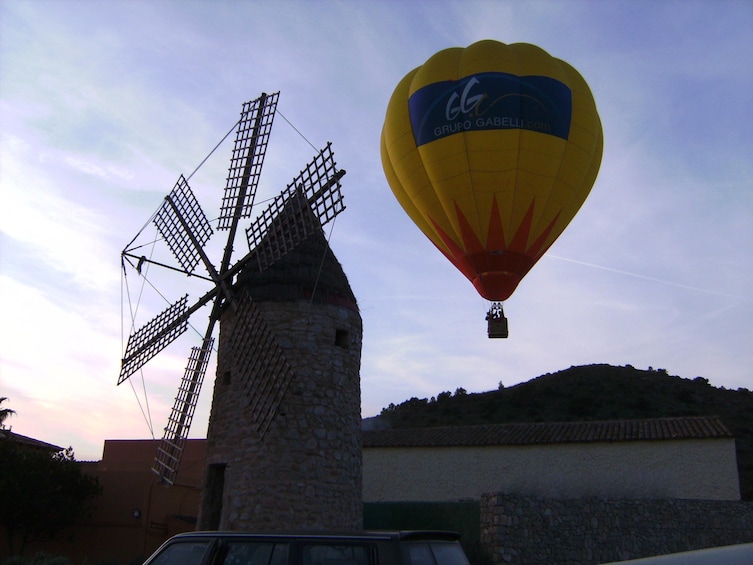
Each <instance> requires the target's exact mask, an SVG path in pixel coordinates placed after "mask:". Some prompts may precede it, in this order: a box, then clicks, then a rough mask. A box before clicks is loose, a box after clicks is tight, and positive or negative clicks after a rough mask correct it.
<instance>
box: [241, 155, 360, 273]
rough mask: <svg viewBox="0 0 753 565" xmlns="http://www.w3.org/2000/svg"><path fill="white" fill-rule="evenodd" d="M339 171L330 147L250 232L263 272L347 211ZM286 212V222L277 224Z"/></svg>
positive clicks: (249, 242) (263, 214)
mask: <svg viewBox="0 0 753 565" xmlns="http://www.w3.org/2000/svg"><path fill="white" fill-rule="evenodd" d="M344 175H345V171H344V170H338V169H337V164H336V163H335V160H334V154H333V153H332V144H330V143H328V144H327V146H326V147H325V148H324V149H322V150H321V151H320V152H319V154H318V155H317V156H316V157H314V159H313V160H312V161H311V162H310V163H309V164H308V165H307V166H306V168H305V169H304V170H303V171H301V172H300V173H299V174H298V176H297V177H296V178H294V179H293V182H291V183H290V184H289V185H288V187H287V189H286V190H284V191H283V192H282V193H281V194H280V195H279V196H277V198H275V199H274V200H273V201H272V203H271V204H270V205H269V206H268V207H267V209H266V210H265V211H264V212H262V213H261V215H260V216H259V217H258V218H257V219H256V221H255V222H254V223H253V224H252V225H251V226H250V227H249V228H248V229H247V230H246V237H247V239H248V246H249V249H251V250H252V254H253V255H254V256H255V258H256V260H257V262H258V266H259V269H260V270H262V271H263V270H265V269H267V268H269V266H270V265H271V264H273V263H274V262H275V261H277V260H279V259H280V258H281V257H283V256H284V255H285V254H287V253H288V252H289V251H291V250H292V249H294V248H295V247H296V246H298V245H299V244H300V243H301V242H302V241H304V240H305V239H306V238H308V237H310V236H311V235H312V234H313V233H314V231H315V230H318V229H321V227H322V226H324V225H326V224H327V223H328V222H329V221H330V220H332V219H333V218H334V217H335V216H337V214H339V213H340V212H342V211H343V210H344V209H345V206H344V205H343V202H342V193H341V192H340V188H341V184H340V179H341V178H342V177H343V176H344ZM283 210H284V211H285V214H284V217H285V222H284V223H280V222H279V221H276V220H277V218H279V217H281V214H282V212H283Z"/></svg>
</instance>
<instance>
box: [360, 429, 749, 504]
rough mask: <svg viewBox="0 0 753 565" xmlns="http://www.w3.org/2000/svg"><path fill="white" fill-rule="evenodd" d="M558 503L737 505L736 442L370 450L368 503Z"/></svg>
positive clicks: (366, 454) (366, 460) (366, 487)
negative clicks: (517, 498) (488, 499)
mask: <svg viewBox="0 0 753 565" xmlns="http://www.w3.org/2000/svg"><path fill="white" fill-rule="evenodd" d="M485 492H505V493H510V494H521V495H534V496H542V497H552V498H576V497H592V496H595V497H605V498H691V499H709V500H739V499H740V485H739V479H738V473H737V460H736V455H735V444H734V440H733V439H703V440H700V439H699V440H691V439H684V440H679V441H635V442H612V443H569V444H545V445H527V446H503V447H439V448H431V447H420V448H415V447H412V448H395V447H390V448H367V449H365V450H364V492H363V496H364V501H368V502H377V501H399V500H415V501H442V500H462V499H476V500H478V499H479V498H480V497H481V495H482V493H485Z"/></svg>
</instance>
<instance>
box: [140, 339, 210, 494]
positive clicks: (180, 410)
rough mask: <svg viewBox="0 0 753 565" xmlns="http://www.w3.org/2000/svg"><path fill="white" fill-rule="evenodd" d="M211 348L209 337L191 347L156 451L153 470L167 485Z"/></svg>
mask: <svg viewBox="0 0 753 565" xmlns="http://www.w3.org/2000/svg"><path fill="white" fill-rule="evenodd" d="M213 346H214V338H209V339H205V340H204V342H203V344H202V346H201V347H192V348H191V355H190V356H189V358H188V364H187V365H186V370H185V372H184V373H183V378H182V379H181V381H180V387H179V388H178V395H177V396H176V397H175V403H174V404H173V409H172V411H171V412H170V417H169V418H168V421H167V427H166V428H165V433H164V435H163V436H162V441H161V442H160V445H159V447H158V448H157V456H156V458H155V460H154V466H153V467H152V471H154V472H155V473H156V474H158V475H159V476H160V477H161V478H162V480H163V481H164V482H166V483H167V484H170V485H172V484H173V483H175V477H176V476H177V474H178V466H179V465H180V460H181V457H182V455H183V450H184V448H185V446H186V439H187V438H188V430H189V429H190V428H191V422H192V421H193V415H194V412H195V411H196V404H197V403H198V401H199V393H200V392H201V385H202V384H203V382H204V376H205V375H206V372H207V367H208V365H209V357H210V355H211V352H212V347H213Z"/></svg>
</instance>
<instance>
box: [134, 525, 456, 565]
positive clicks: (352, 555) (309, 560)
mask: <svg viewBox="0 0 753 565" xmlns="http://www.w3.org/2000/svg"><path fill="white" fill-rule="evenodd" d="M459 538H460V535H459V534H457V533H455V532H439V531H405V532H337V533H329V532H323V533H319V532H318V533H310V532H309V533H279V534H261V533H241V532H191V533H183V534H178V535H177V536H174V537H172V538H170V539H169V540H167V541H166V542H165V543H164V544H162V546H161V547H160V548H159V549H158V550H157V551H156V552H155V553H154V554H153V555H152V556H151V557H150V558H149V559H147V560H146V562H145V563H144V565H470V564H469V562H468V558H467V557H466V555H465V553H464V552H463V548H462V547H461V546H460V542H459V541H458V540H459Z"/></svg>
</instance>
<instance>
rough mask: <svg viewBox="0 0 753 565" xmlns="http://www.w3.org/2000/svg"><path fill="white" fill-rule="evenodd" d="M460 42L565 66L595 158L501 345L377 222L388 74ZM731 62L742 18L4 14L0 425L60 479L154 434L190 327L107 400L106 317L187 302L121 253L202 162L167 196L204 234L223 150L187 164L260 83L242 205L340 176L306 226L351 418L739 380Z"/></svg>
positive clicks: (196, 430) (740, 107)
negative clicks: (322, 278) (585, 107)
mask: <svg viewBox="0 0 753 565" xmlns="http://www.w3.org/2000/svg"><path fill="white" fill-rule="evenodd" d="M481 39H495V40H498V41H501V42H504V43H517V42H526V43H533V44H536V45H538V46H540V47H542V48H543V49H545V50H546V51H548V52H549V53H550V54H552V55H553V56H555V57H557V58H560V59H563V60H565V61H567V62H569V63H570V64H571V65H573V66H574V67H575V68H577V69H578V70H579V71H580V73H581V74H582V75H583V76H584V77H585V79H586V81H587V82H588V83H589V85H590V87H591V90H592V92H593V95H594V98H595V100H596V104H597V107H598V110H599V113H600V116H601V120H602V124H603V128H604V140H605V141H604V155H603V160H602V165H601V170H600V173H599V176H598V178H597V180H596V183H595V185H594V187H593V190H592V192H591V194H590V196H589V197H588V199H587V200H586V202H585V204H584V206H583V207H582V209H581V211H580V212H579V214H578V215H577V216H576V217H575V219H574V220H573V221H572V223H571V224H570V226H569V227H568V228H567V229H566V230H565V232H564V233H563V234H562V236H560V238H559V239H558V240H557V242H555V244H554V245H553V246H552V247H551V248H550V249H549V251H548V252H547V254H546V255H545V256H544V257H543V258H542V259H541V260H540V261H539V262H538V263H537V265H536V266H535V267H534V268H533V269H532V270H531V271H530V272H529V273H528V275H527V276H526V278H525V279H524V280H523V282H522V283H521V285H520V286H519V288H518V289H517V290H516V292H515V293H514V294H513V296H512V297H511V298H510V299H509V300H508V301H506V302H505V312H506V315H507V317H508V319H509V324H510V337H509V338H508V339H506V340H490V339H488V338H487V336H486V322H485V313H486V311H487V310H488V308H489V303H488V302H486V301H484V300H483V299H482V298H480V297H479V296H478V294H477V293H476V291H475V290H474V288H473V286H472V285H471V283H470V282H468V280H467V279H465V278H464V277H463V276H462V275H461V274H460V273H459V272H458V271H456V270H455V268H454V267H453V266H452V265H451V264H450V263H449V262H448V261H447V260H446V259H445V258H444V257H443V256H442V255H441V254H440V253H439V252H438V251H437V250H436V248H434V246H433V245H432V244H431V243H430V242H429V240H428V239H427V238H426V237H425V236H423V234H422V233H421V232H420V231H419V230H418V229H417V228H416V227H415V226H414V224H413V223H412V222H411V221H410V219H409V218H408V217H407V215H406V214H405V213H404V212H403V210H402V209H401V208H400V206H399V204H398V203H397V201H396V200H395V198H394V197H393V195H392V192H391V190H390V188H389V186H388V184H387V182H386V180H385V177H384V174H383V172H382V166H381V159H380V154H379V139H380V134H381V128H382V123H383V120H384V115H385V110H386V107H387V102H388V100H389V98H390V96H391V94H392V91H393V89H394V87H395V86H396V85H397V83H398V81H399V80H400V79H401V78H402V77H403V76H404V75H405V74H407V73H408V72H409V71H411V70H412V69H413V68H415V67H417V66H419V65H422V64H423V63H424V62H425V61H426V60H427V59H428V58H429V57H430V56H431V55H432V54H434V53H435V52H437V51H439V50H441V49H444V48H447V47H466V46H468V45H470V44H471V43H473V42H475V41H478V40H481ZM751 52H753V3H751V2H750V1H748V0H737V1H736V0H708V1H683V2H674V1H669V0H658V1H657V0H650V1H649V0H646V1H642V0H634V1H629V2H623V1H619V0H613V1H610V2H602V1H598V0H595V1H567V0H557V1H551V2H546V1H535V0H534V1H527V2H523V1H501V0H500V1H479V0H460V1H449V0H426V1H421V0H414V1H405V0H400V1H398V0H382V1H379V0H373V1H365V0H362V1H359V0H351V1H331V0H311V1H303V0H301V1H293V0H277V1H248V2H242V1H217V2H209V1H195V0H193V1H192V0H188V1H167V0H150V1H146V0H143V1H142V0H127V1H122V0H111V1H109V2H96V1H94V0H54V1H52V0H34V1H20V0H2V1H1V2H0V199H1V200H0V397H7V398H8V399H9V400H8V401H6V402H5V403H3V407H6V408H11V409H13V410H15V411H16V414H15V415H14V416H12V417H11V418H10V419H9V420H7V421H6V425H11V426H12V427H13V431H15V432H17V433H19V434H23V435H27V436H32V437H35V438H37V439H40V440H43V441H47V442H50V443H53V444H56V445H60V446H63V447H67V446H72V447H73V448H74V451H75V453H76V457H77V459H83V460H86V459H99V458H100V457H101V454H102V446H103V442H104V440H105V439H132V438H149V437H152V434H153V435H154V436H155V437H158V438H159V437H161V436H162V428H163V427H164V425H165V424H166V423H167V416H168V414H169V411H170V408H171V406H172V403H173V398H174V395H175V392H176V391H177V387H178V383H179V381H180V378H181V376H182V375H183V370H184V367H185V360H186V357H187V355H188V352H189V350H190V348H191V346H192V345H198V344H199V342H200V338H199V334H201V333H203V331H204V328H205V326H206V317H205V316H206V315H208V314H207V313H202V312H199V313H197V314H196V315H194V316H193V317H192V319H191V323H192V326H193V328H194V329H195V331H193V330H190V331H188V332H186V334H184V335H183V336H182V337H181V338H180V339H178V340H176V341H175V342H174V343H173V344H171V345H170V346H169V347H167V348H166V349H165V350H164V351H163V352H162V353H160V355H158V356H157V357H155V358H154V359H153V360H152V361H150V362H149V363H148V364H147V365H146V366H145V367H144V370H143V372H142V373H141V374H136V375H134V376H133V377H131V379H129V381H127V382H126V383H124V384H122V385H120V386H116V382H117V379H118V374H119V370H120V359H121V357H122V355H123V350H124V347H125V340H126V339H127V336H128V334H129V332H130V324H131V320H132V317H131V314H132V313H134V312H135V314H136V321H135V322H134V323H135V324H136V327H139V326H140V325H143V324H144V323H146V322H147V321H148V320H149V319H150V318H151V317H152V316H153V315H155V314H156V313H158V312H159V311H160V310H162V309H164V308H165V307H166V306H167V302H172V301H175V300H176V299H177V298H179V297H180V296H182V294H184V293H185V292H188V293H189V295H190V296H189V298H190V297H198V296H200V295H201V294H203V292H204V291H206V290H207V287H206V285H204V284H203V283H202V281H200V280H196V279H187V278H186V277H185V276H183V275H180V274H178V275H177V276H176V274H175V273H172V272H169V271H167V270H164V269H163V270H161V271H160V269H158V268H156V267H152V268H151V269H150V270H149V273H148V277H149V280H150V283H151V284H153V285H154V287H152V286H149V285H144V284H143V280H140V279H139V278H138V276H137V273H135V272H134V271H133V270H130V271H128V270H127V271H126V276H125V277H124V276H123V270H122V269H121V257H120V254H121V251H122V250H123V249H124V247H125V246H126V244H128V243H129V242H130V241H131V240H132V238H134V237H135V236H136V235H137V234H141V236H142V237H144V238H146V240H149V238H150V237H152V238H153V237H154V230H153V227H152V226H151V225H150V224H148V221H149V219H150V217H151V215H152V214H153V213H154V211H155V210H156V209H157V208H158V207H159V206H160V204H161V202H162V199H163V198H164V196H165V195H166V194H167V193H168V192H169V191H170V190H171V189H172V187H173V186H174V185H175V183H176V181H177V179H178V177H179V176H180V175H181V174H183V175H185V176H188V175H191V174H192V173H193V172H194V171H195V170H196V169H197V167H199V165H200V164H201V163H202V161H203V160H204V158H205V157H207V155H209V154H210V153H211V156H210V157H209V159H207V161H206V162H205V163H204V164H203V165H202V166H201V167H199V168H198V170H196V173H195V174H194V175H193V176H192V177H191V180H190V184H191V188H192V189H193V192H194V194H195V195H196V197H197V199H198V201H199V202H200V203H201V205H202V207H203V208H204V210H205V212H206V214H207V217H209V218H210V219H212V218H216V217H217V214H218V210H219V204H220V199H221V196H222V192H223V189H224V186H225V176H226V174H227V167H228V163H229V158H230V152H231V149H232V140H233V138H234V134H231V135H230V137H229V138H228V140H227V141H226V142H225V143H224V144H222V145H220V146H219V147H218V148H217V149H216V151H214V152H212V151H213V149H214V148H215V146H216V145H217V144H218V142H219V141H220V140H222V138H223V137H224V136H225V134H226V133H227V132H228V131H229V130H230V129H231V128H232V127H233V124H234V123H235V122H236V120H237V119H238V116H239V112H240V109H241V105H242V103H243V102H245V101H248V100H253V99H255V98H257V97H258V96H259V95H260V94H261V93H262V92H276V91H280V99H279V105H278V114H277V117H276V118H275V122H274V127H273V130H272V133H271V136H270V141H269V148H268V151H267V157H266V160H265V164H264V169H263V173H262V178H261V181H260V184H259V189H258V192H257V200H256V201H257V203H263V202H264V201H265V200H266V199H269V198H271V197H273V196H275V195H277V194H278V193H279V192H280V191H282V190H283V189H284V188H285V187H286V186H287V184H288V183H289V182H290V181H291V180H292V179H293V177H294V176H296V175H297V174H298V172H299V171H300V170H301V169H302V168H303V166H304V165H305V164H306V163H307V162H308V161H310V160H311V158H312V157H313V156H314V154H315V153H316V152H317V151H318V150H319V149H321V148H323V147H324V145H325V144H326V143H327V142H330V141H331V142H332V144H333V149H334V153H335V159H336V161H337V164H338V166H339V167H340V168H342V169H345V170H346V171H347V174H346V175H345V177H344V178H343V198H344V203H345V206H346V209H345V211H344V212H343V213H342V214H340V215H339V216H338V217H337V218H336V220H335V222H334V223H332V224H329V225H328V226H326V228H325V231H326V233H327V235H328V237H329V238H330V245H331V247H332V249H333V251H334V253H335V255H336V256H337V258H338V260H339V261H340V263H341V264H342V265H343V267H344V270H345V272H346V274H347V275H348V278H349V281H350V284H351V287H352V288H353V291H354V293H355V295H356V297H357V300H358V303H359V307H360V311H361V316H362V318H363V326H364V334H363V350H362V360H361V390H362V416H364V417H368V416H374V415H376V414H379V412H380V411H381V410H382V408H384V407H386V406H388V405H389V404H390V403H394V404H399V403H401V402H403V401H405V400H407V399H409V398H412V397H417V398H431V397H433V396H436V395H437V394H439V393H440V392H444V391H450V392H454V391H455V390H456V389H458V388H464V389H465V390H466V391H468V392H482V391H488V390H494V389H497V388H498V387H499V386H500V385H502V386H506V387H509V386H513V385H515V384H517V383H521V382H526V381H529V380H531V379H533V378H536V377H538V376H540V375H542V374H546V373H553V372H556V371H559V370H562V369H566V368H568V367H570V366H573V365H587V364H592V363H609V364H612V365H627V364H630V365H633V366H634V367H636V368H640V369H646V368H648V367H654V368H663V369H666V370H667V371H668V372H669V373H670V374H672V375H679V376H681V377H684V378H695V377H697V376H702V377H704V378H707V379H708V380H709V381H710V382H711V384H712V385H714V386H717V387H721V386H723V387H726V388H730V389H737V388H740V387H742V388H748V389H750V388H753V387H752V386H751V385H753V158H752V156H753V128H751V124H753V67H751V63H750V53H751ZM262 208H263V204H260V205H259V207H258V211H261V209H262ZM255 213H256V211H255V212H254V215H255ZM142 228H143V230H142ZM150 230H151V231H150ZM221 233H222V234H224V233H225V232H221ZM222 240H223V237H222V235H217V234H215V236H214V238H213V239H212V240H211V242H210V245H209V246H208V249H214V247H212V246H215V247H216V246H217V245H219V246H220V247H219V248H218V249H217V250H215V251H214V253H215V255H213V257H217V252H218V250H221V243H222ZM244 245H245V242H244V241H243V239H242V238H239V239H238V242H237V244H236V249H240V250H242V248H243V246H244ZM167 258H168V259H169V255H167ZM216 261H217V262H219V257H217V259H216ZM163 296H164V298H162V297H163ZM165 300H167V302H165ZM136 304H138V311H136V310H135V308H136ZM212 359H213V362H214V359H215V356H213V358H212ZM213 375H214V369H213V368H212V367H210V370H209V372H208V376H207V379H206V382H205V385H204V388H203V392H202V395H201V399H200V401H199V406H198V408H197V412H196V417H195V419H194V424H193V427H192V430H191V434H190V435H191V437H205V434H206V428H207V422H208V417H209V410H210V404H211V392H212V380H213Z"/></svg>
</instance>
